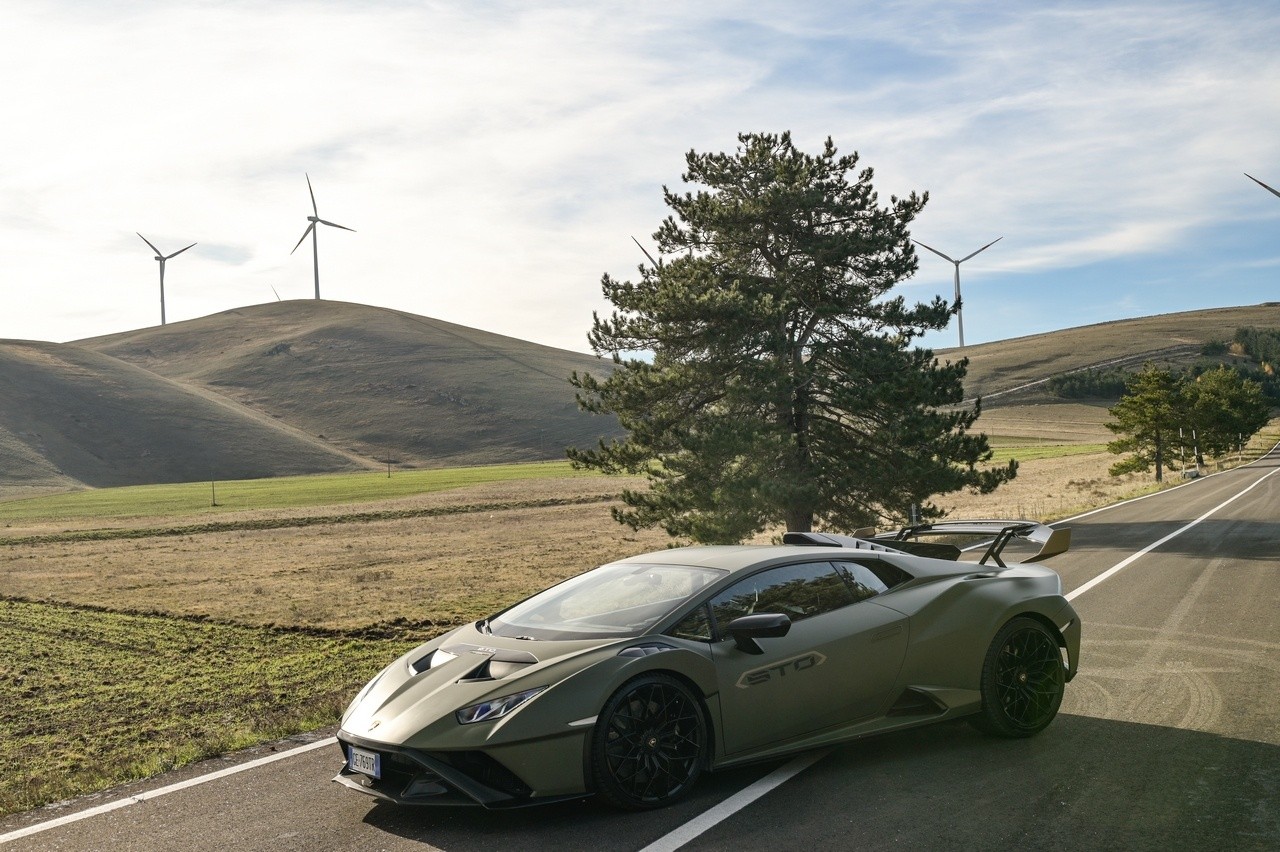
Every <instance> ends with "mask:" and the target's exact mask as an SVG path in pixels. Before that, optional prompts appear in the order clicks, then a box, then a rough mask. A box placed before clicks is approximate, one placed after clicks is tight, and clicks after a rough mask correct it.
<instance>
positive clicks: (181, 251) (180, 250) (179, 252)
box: [164, 243, 196, 260]
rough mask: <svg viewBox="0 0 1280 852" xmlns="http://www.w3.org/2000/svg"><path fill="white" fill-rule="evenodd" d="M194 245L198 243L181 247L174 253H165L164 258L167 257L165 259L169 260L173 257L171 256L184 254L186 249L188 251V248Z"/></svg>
mask: <svg viewBox="0 0 1280 852" xmlns="http://www.w3.org/2000/svg"><path fill="white" fill-rule="evenodd" d="M194 245H196V243H192V244H191V245H190V246H187V248H181V249H178V250H177V251H175V252H174V253H173V254H167V255H165V258H164V259H165V260H168V259H169V258H171V257H177V256H178V255H180V254H182V253H183V252H184V251H186V250H187V249H189V248H191V246H194Z"/></svg>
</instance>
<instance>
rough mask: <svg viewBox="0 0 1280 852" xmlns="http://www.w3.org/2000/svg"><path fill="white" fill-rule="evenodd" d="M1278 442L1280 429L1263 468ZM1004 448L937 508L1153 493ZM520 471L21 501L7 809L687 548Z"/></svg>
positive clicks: (0, 678)
mask: <svg viewBox="0 0 1280 852" xmlns="http://www.w3.org/2000/svg"><path fill="white" fill-rule="evenodd" d="M1278 440H1280V426H1277V425H1276V424H1273V426H1272V427H1271V428H1270V429H1269V430H1267V431H1266V432H1264V433H1263V435H1261V436H1259V437H1258V438H1256V439H1255V441H1254V442H1253V444H1252V446H1251V449H1250V451H1249V453H1248V454H1247V455H1246V460H1248V458H1250V457H1257V455H1259V454H1261V452H1262V451H1263V450H1265V449H1270V447H1271V446H1273V445H1274V444H1275V443H1276V442H1277V441H1278ZM998 449H999V453H998V456H999V457H998V459H997V463H1003V462H1004V461H1006V460H1007V458H1008V457H1009V456H1010V455H1012V456H1014V457H1017V458H1018V459H1019V460H1020V461H1021V467H1020V471H1019V476H1018V477H1017V479H1015V480H1014V481H1013V482H1011V483H1009V484H1008V485H1007V486H1005V487H1003V488H1001V489H999V490H998V491H997V492H995V493H994V494H991V495H983V496H979V495H970V494H958V495H948V497H947V498H946V499H945V500H940V501H939V502H940V504H941V505H943V506H944V507H946V508H948V509H949V510H951V511H952V513H953V514H954V515H956V516H961V517H964V516H967V517H1031V518H1036V519H1041V520H1049V519H1052V518H1061V517H1065V516H1067V515H1069V514H1073V513H1074V512H1076V511H1080V510H1082V509H1084V508H1089V507H1092V506H1097V505H1101V504H1103V503H1107V502H1111V501H1113V500H1116V499H1120V498H1122V497H1124V496H1133V495H1134V494H1137V493H1142V492H1144V491H1149V490H1152V488H1153V484H1152V483H1151V481H1150V477H1145V478H1143V477H1133V476H1130V477H1124V478H1120V479H1114V478H1111V477H1109V476H1107V474H1106V470H1107V467H1108V466H1109V465H1110V464H1111V463H1112V462H1114V461H1115V460H1116V457H1115V456H1113V455H1111V454H1109V453H1106V452H1105V451H1100V448H1099V445H1097V444H1092V445H1074V446H1073V445H1043V446H1036V445H1027V446H1019V447H1016V448H1007V447H1006V448H998ZM502 470H503V469H502V468H482V469H471V471H472V472H464V473H459V474H457V475H458V476H460V477H464V478H465V477H470V476H480V477H482V478H483V477H484V476H489V477H490V478H489V479H488V480H485V481H474V480H473V481H472V484H463V483H462V482H459V481H457V480H451V479H450V478H449V475H448V474H449V472H446V471H434V472H423V474H424V476H425V479H424V480H423V481H422V482H421V483H420V486H421V487H422V488H423V489H425V490H420V491H418V492H417V493H413V494H409V495H404V494H400V495H396V496H392V495H389V494H386V493H382V494H378V495H376V496H372V497H369V494H368V493H367V492H366V493H363V494H362V496H363V497H369V499H370V501H371V502H359V503H354V504H352V503H337V504H330V505H322V504H316V503H314V502H310V501H311V500H312V497H311V496H310V495H314V493H315V490H316V488H317V486H316V485H315V481H316V480H317V479H319V478H313V477H306V478H305V479H306V480H307V482H306V483H305V487H304V485H303V484H298V483H293V482H287V483H279V482H276V483H274V485H272V484H261V485H259V486H258V487H259V488H260V489H261V494H262V495H269V494H272V493H274V494H275V496H273V497H267V496H261V497H259V500H260V501H261V502H259V503H257V504H255V507H254V508H230V507H227V508H223V507H218V508H219V511H218V512H217V513H216V519H217V523H216V524H215V523H201V524H195V523H192V514H193V513H191V512H184V511H181V510H180V511H177V512H174V513H172V514H168V513H166V512H160V513H159V514H148V508H145V507H154V506H172V505H173V504H172V502H167V501H172V500H173V497H172V494H171V493H170V495H169V496H166V497H160V496H156V495H148V494H146V491H145V490H137V489H118V491H121V492H128V493H123V494H121V493H117V494H106V493H101V494H98V495H97V496H98V499H99V500H100V502H99V504H98V505H99V506H101V507H103V508H104V510H105V511H108V512H110V513H111V514H110V515H108V516H95V515H92V514H88V515H76V514H75V513H78V512H82V511H84V510H83V508H82V506H80V505H79V504H77V503H75V500H83V499H85V497H82V496H80V495H78V494H77V495H67V496H65V497H60V498H57V499H48V498H44V499H41V500H31V501H23V504H24V505H23V510H22V511H23V512H24V513H26V514H24V515H23V516H22V517H14V516H9V517H8V518H7V519H6V520H5V521H4V522H3V523H4V524H5V525H6V527H7V528H0V529H2V530H3V533H4V534H5V535H4V537H3V538H2V539H0V595H4V596H5V597H3V598H0V684H2V685H3V687H2V688H3V694H4V695H5V697H6V698H7V699H8V700H6V701H4V702H0V813H4V812H10V811H13V810H21V809H26V808H31V807H35V806H37V805H39V804H41V803H43V802H48V801H53V800H56V799H61V798H65V797H67V796H70V795H74V794H78V793H82V792H86V791H89V790H94V789H101V788H103V787H106V786H110V785H112V784H115V783H118V782H120V781H123V780H127V779H130V778H135V777H139V776H142V775H147V774H151V773H154V772H159V771H162V770H164V769H167V768H169V767H172V766H176V765H180V764H183V763H186V762H189V761H191V760H195V759H198V758H200V757H202V756H205V755H210V754H216V753H219V752H221V751H224V750H227V749H231V748H235V747H237V746H241V745H247V744H249V743H252V742H257V741H262V740H265V739H270V738H273V737H278V736H284V735H287V734H290V733H296V732H299V731H303V730H313V729H315V728H317V727H322V726H324V725H329V724H333V723H334V722H336V721H337V716H338V713H339V712H340V710H341V708H342V707H343V706H345V703H346V701H347V700H349V698H350V697H351V696H352V695H354V692H355V690H356V689H358V688H359V686H360V684H361V683H363V681H364V680H365V679H366V678H367V677H369V676H370V675H371V674H372V673H373V672H374V671H375V670H377V669H378V668H380V667H381V666H382V665H384V664H385V663H387V662H389V661H390V660H392V659H393V658H394V657H395V656H396V655H397V654H398V653H400V652H401V651H403V650H404V649H405V648H407V647H408V646H409V645H411V644H413V643H415V642H418V641H422V640H425V639H426V638H428V637H430V636H432V635H436V634H438V633H440V632H442V631H444V630H446V629H448V628H450V627H452V626H455V625H457V624H461V623H465V622H467V621H470V620H473V619H475V618H478V617H481V616H483V615H487V614H489V613H491V612H493V611H494V610H496V609H499V608H501V607H503V606H505V605H507V604H509V603H512V602H514V601H516V600H518V599H519V598H521V597H523V596H526V595H528V594H530V593H532V592H534V591H536V590H538V589H541V588H544V587H545V586H547V585H549V584H551V583H553V582H555V581H557V580H560V579H563V578H565V577H567V576H570V575H573V574H576V573H579V572H580V571H583V570H585V569H587V568H590V567H592V566H594V565H598V564H601V563H604V562H607V561H609V560H612V559H615V558H618V557H620V556H623V555H629V554H633V553H638V552H643V551H645V550H654V549H660V548H662V547H665V546H666V545H667V544H668V543H669V541H670V540H669V539H668V538H667V536H666V535H665V534H664V533H662V532H659V531H652V530H649V531H641V532H639V533H633V532H632V531H630V530H628V529H626V528H624V527H619V526H618V525H617V524H615V523H614V522H613V520H612V519H611V517H610V514H609V511H610V508H611V506H612V505H616V502H615V498H616V495H617V494H618V493H619V491H620V490H621V489H622V488H623V487H636V486H638V485H639V484H640V483H639V481H637V480H626V479H623V480H618V479H612V478H606V477H601V476H573V475H568V476H566V475H563V474H564V473H565V471H564V469H563V468H560V469H559V471H560V473H561V475H556V473H555V471H556V470H557V468H556V467H555V466H553V465H548V466H540V465H539V466H534V467H529V468H522V469H521V471H524V472H527V473H529V474H530V476H528V477H527V478H506V479H502V478H493V477H497V476H498V474H499V472H500V471H502ZM521 471H516V473H519V472H521ZM510 473H512V472H511V471H507V472H506V473H504V474H502V475H507V474H510ZM397 476H404V477H405V478H406V479H408V478H409V475H408V474H395V475H393V477H392V480H393V481H394V480H395V479H396V477H397ZM432 476H438V477H440V478H439V479H432V478H431V477H432ZM360 478H361V477H358V476H357V477H336V478H334V486H335V488H336V486H337V484H338V483H341V482H344V481H346V482H358V481H360ZM1177 481H1179V480H1172V481H1170V482H1169V483H1168V484H1170V485H1171V484H1174V483H1175V482H1177ZM448 482H456V483H457V484H453V485H446V484H443V483H448ZM430 483H434V485H432V484H430ZM246 485H249V484H246ZM435 486H438V488H437V489H436V490H431V488H433V487H435ZM325 487H328V486H325ZM158 488H159V489H160V490H161V491H165V490H168V487H167V486H161V487H158ZM247 490H253V489H247ZM333 493H338V492H337V491H336V490H335V492H333ZM346 493H351V492H346ZM357 493H359V492H357ZM282 495H290V496H282ZM72 498H75V500H73V499H72ZM64 501H71V505H72V506H73V508H72V509H71V510H68V509H66V505H67V503H65V502H64ZM16 505H19V504H6V505H5V506H4V507H0V508H7V509H9V510H13V507H14V506H16ZM33 507H34V508H33ZM151 511H154V510H151ZM204 511H208V507H206V509H205V510H204ZM68 512H70V513H71V516H70V517H68ZM264 521H266V522H267V523H263V522H264ZM104 527H110V528H111V530H110V531H111V535H110V536H108V537H97V536H98V534H99V533H100V532H101V531H102V529H103V528H104ZM156 530H162V531H164V532H166V534H163V535H161V534H154V533H155V531H156ZM769 537H770V534H769V533H766V534H764V535H762V536H760V540H761V541H767V540H769Z"/></svg>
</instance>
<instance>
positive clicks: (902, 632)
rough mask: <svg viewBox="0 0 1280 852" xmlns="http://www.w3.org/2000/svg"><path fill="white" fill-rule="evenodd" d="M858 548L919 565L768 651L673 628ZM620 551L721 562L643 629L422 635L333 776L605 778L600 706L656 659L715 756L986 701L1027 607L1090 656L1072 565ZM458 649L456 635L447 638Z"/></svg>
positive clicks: (707, 755)
mask: <svg viewBox="0 0 1280 852" xmlns="http://www.w3.org/2000/svg"><path fill="white" fill-rule="evenodd" d="M846 559H847V560H857V561H859V562H861V563H862V564H868V562H867V560H882V561H883V562H886V563H888V564H889V565H891V566H893V568H895V569H900V570H901V571H902V572H905V574H904V575H903V576H904V577H905V579H904V580H903V581H902V582H900V583H899V584H897V585H894V586H893V587H891V588H889V589H888V590H887V591H884V592H882V593H880V594H878V595H876V596H874V597H871V598H868V599H866V600H861V601H858V602H856V603H853V604H851V605H848V606H843V607H842V608H840V609H835V610H832V611H829V612H825V613H823V614H821V615H817V616H814V617H808V618H804V619H803V620H799V621H796V622H795V623H793V624H790V625H789V629H788V630H787V631H786V634H785V635H783V636H778V637H776V638H760V639H758V640H757V642H758V648H759V649H760V650H762V651H763V653H752V652H750V651H747V650H743V648H742V647H741V646H740V645H739V643H737V642H735V641H734V639H733V638H729V637H728V636H726V635H724V633H723V625H721V626H720V628H721V630H720V632H719V633H715V634H713V639H714V641H699V640H697V639H691V638H686V637H682V636H679V635H674V631H673V629H674V628H675V627H676V625H679V624H681V623H682V622H684V620H685V619H686V617H687V616H689V614H690V613H691V612H692V611H694V610H697V609H698V608H699V607H702V606H705V605H706V603H707V602H708V601H710V600H711V599H712V598H714V597H715V596H716V595H717V593H719V592H720V591H721V590H723V589H726V588H728V587H730V586H731V585H733V584H734V583H736V582H737V581H739V580H742V579H743V578H744V577H747V576H748V575H750V574H753V573H755V572H760V571H766V570H769V569H771V568H774V567H777V566H786V565H791V564H801V563H814V562H832V561H840V560H846ZM998 561H999V560H998V557H997V562H998ZM617 564H621V565H630V564H635V565H637V566H639V565H650V566H654V565H688V566H697V567H702V568H711V569H716V570H717V571H720V572H723V576H722V577H720V578H719V579H717V580H715V581H714V582H711V583H710V584H708V585H706V586H705V587H704V588H702V589H700V590H699V591H698V592H697V593H696V594H694V595H693V596H691V597H689V598H688V599H687V600H686V601H684V602H683V603H682V604H680V605H679V606H677V607H675V608H674V609H673V610H672V611H671V612H670V613H669V614H668V615H666V616H665V617H663V618H661V619H660V620H659V621H657V622H656V623H655V624H654V625H653V626H652V628H650V629H649V630H648V631H646V632H645V633H644V634H643V635H638V636H631V637H627V638H609V639H589V640H556V641H549V640H534V639H528V638H511V637H504V636H497V635H493V634H491V633H489V632H485V631H484V630H483V626H484V625H485V624H486V622H484V621H482V622H477V623H476V624H471V625H466V626H464V627H461V628H458V629H456V630H454V631H452V632H450V633H448V634H446V635H444V636H440V637H438V638H436V639H433V640H431V641H430V642H427V643H425V644H423V645H422V646H420V647H418V648H416V649H414V650H413V651H411V652H409V653H408V654H405V655H404V656H403V657H401V658H400V659H398V660H396V661H395V662H394V663H392V664H391V665H390V666H388V667H387V668H386V669H385V670H383V672H382V673H381V674H379V675H378V676H377V677H376V678H374V680H372V681H371V682H370V683H369V684H368V685H367V686H366V687H365V689H364V690H363V691H362V692H361V693H360V694H359V695H358V696H357V697H356V699H355V700H354V701H353V702H352V703H351V705H350V707H349V708H348V709H347V711H346V713H345V714H344V715H343V718H342V726H341V730H340V732H339V734H338V739H339V741H340V744H341V746H342V748H343V752H344V759H346V760H347V761H348V765H347V766H346V767H344V769H343V772H342V773H341V774H340V775H339V776H338V777H337V778H335V779H334V780H336V781H339V782H341V783H343V784H345V785H346V786H348V787H351V788H353V789H356V790H359V791H361V792H364V793H367V794H370V795H374V796H376V797H379V798H381V799H384V800H388V801H393V802H397V803H400V804H427V805H429V804H481V805H484V806H486V807H511V806H520V805H526V804H532V803H537V802H545V801H553V800H557V799H561V798H571V797H579V796H582V795H586V794H590V793H592V792H594V790H595V789H596V786H597V785H596V782H595V781H594V780H593V770H592V748H593V745H592V735H593V732H594V730H595V728H596V725H597V722H598V718H597V717H598V716H599V714H600V713H601V710H602V708H604V707H605V706H606V703H607V702H609V700H610V697H611V696H614V695H615V693H617V692H618V691H619V690H620V689H623V688H624V686H625V685H627V684H628V683H631V682H634V681H635V679H636V678H638V677H641V676H643V675H646V674H658V675H660V676H662V677H664V678H673V679H675V680H676V681H678V682H679V683H680V684H683V685H684V686H686V687H687V688H688V690H689V691H690V692H691V693H692V694H693V695H695V696H696V697H697V699H698V701H699V702H700V703H701V706H702V708H703V712H704V714H705V721H706V727H707V731H708V740H709V742H708V746H709V747H708V748H706V750H705V752H704V753H703V755H702V757H701V758H700V761H701V762H702V764H703V766H704V768H705V769H708V770H714V769H719V768H723V767H728V766H733V765H736V764H740V763H745V762H749V761H755V760H761V759H765V758H770V757H774V756H777V755H781V754H785V753H789V752H795V751H801V750H805V749H809V748H813V747H817V746H824V745H829V744H833V743H840V742H846V741H849V740H852V739H856V738H859V737H863V736H867V735H870V734H876V733H881V732H885V731H891V730H897V729H902V728H907V727H913V726H916V725H922V724H928V723H932V722H936V721H941V720H943V719H949V718H953V717H957V716H965V715H969V714H975V713H979V712H980V711H981V710H983V684H982V679H983V677H984V661H985V660H986V658H987V656H988V654H989V653H990V652H991V646H992V641H993V637H995V636H996V635H997V634H998V633H999V632H1000V631H1001V629H1002V627H1003V626H1005V625H1007V624H1010V623H1011V622H1013V621H1014V620H1015V619H1018V618H1019V617H1021V618H1026V619H1031V620H1033V621H1034V622H1037V623H1038V624H1040V625H1042V626H1043V627H1044V628H1045V631H1046V632H1047V633H1048V634H1049V635H1051V636H1052V640H1053V642H1054V643H1055V645H1056V648H1055V653H1056V652H1057V649H1061V651H1062V652H1063V654H1064V657H1065V659H1064V660H1062V673H1061V676H1060V677H1061V679H1060V680H1059V683H1058V688H1059V690H1060V689H1061V684H1062V683H1064V682H1065V681H1069V680H1070V679H1071V678H1072V677H1073V676H1074V674H1075V671H1076V668H1077V665H1078V656H1079V648H1080V623H1079V618H1078V617H1077V615H1076V613H1075V611H1074V610H1073V609H1072V607H1071V605H1070V604H1069V603H1068V602H1067V601H1066V600H1065V599H1064V598H1063V596H1062V594H1061V584H1060V581H1059V578H1058V576H1057V574H1056V573H1054V572H1053V571H1050V570H1048V569H1045V568H1042V567H1040V566H1038V565H1028V564H1021V565H1014V566H1011V567H1008V568H995V569H991V568H988V567H987V566H980V565H975V564H974V563H972V562H963V561H951V560H946V559H934V558H926V557H921V556H917V555H912V554H909V553H904V552H898V551H894V550H892V549H889V548H878V549H877V550H874V551H868V550H862V549H848V548H841V547H829V546H797V545H777V546H734V547H692V548H676V549H671V550H665V551H660V552H657V553H649V554H644V555H640V556H635V557H631V558H629V559H625V560H621V561H620V563H617ZM708 611H710V610H708ZM442 649H449V653H448V654H438V655H437V654H436V653H435V652H437V651H440V650H442ZM450 655H452V657H450ZM433 661H434V662H435V664H434V665H432V662H433ZM534 689H540V690H541V691H539V692H537V693H536V694H535V695H533V696H532V697H530V698H528V699H527V700H525V701H524V702H523V703H521V704H520V705H519V706H518V707H516V708H515V709H513V710H511V711H510V712H507V713H506V714H505V715H502V716H501V717H500V718H494V719H492V720H487V721H477V722H469V723H465V724H464V723H463V722H461V721H460V718H459V716H458V711H459V710H460V709H461V708H467V707H474V706H476V705H478V704H482V703H484V702H494V701H497V700H498V699H503V698H504V697H508V696H512V695H514V694H518V693H522V692H524V691H526V690H534ZM1056 709H1057V705H1056V704H1054V707H1053V712H1055V713H1056ZM1046 724H1047V722H1046ZM352 747H354V748H355V749H357V750H359V751H364V752H372V753H376V754H377V755H379V756H380V766H379V771H378V773H377V774H379V775H380V776H381V777H380V778H377V779H375V778H372V777H370V775H369V774H367V773H368V772H369V770H368V769H366V770H365V771H364V772H361V771H356V769H353V765H355V761H356V758H355V757H353V756H352V754H353V753H352Z"/></svg>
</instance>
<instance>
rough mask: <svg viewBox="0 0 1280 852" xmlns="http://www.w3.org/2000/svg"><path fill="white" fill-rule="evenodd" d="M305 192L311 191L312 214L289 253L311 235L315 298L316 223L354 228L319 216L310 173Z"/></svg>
mask: <svg viewBox="0 0 1280 852" xmlns="http://www.w3.org/2000/svg"><path fill="white" fill-rule="evenodd" d="M307 192H309V193H311V212H312V214H313V215H311V216H308V217H307V222H308V224H307V229H306V230H305V231H303V232H302V236H301V238H299V239H298V243H297V245H295V246H294V247H293V250H292V251H290V252H289V254H293V252H295V251H297V250H298V246H300V245H302V241H303V240H305V239H306V238H307V234H310V235H311V264H312V267H313V268H314V269H315V272H316V298H317V299H319V298H320V249H319V248H318V247H317V246H316V234H317V232H318V231H319V230H320V229H319V228H317V227H316V225H328V226H329V227H331V228H341V229H342V230H344V231H351V232H353V233H354V232H355V228H348V227H347V226H346V225H339V224H338V223H337V222H328V221H326V220H324V219H321V218H320V211H319V209H317V207H316V192H315V190H314V189H312V188H311V175H307Z"/></svg>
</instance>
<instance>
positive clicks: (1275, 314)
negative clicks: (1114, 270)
mask: <svg viewBox="0 0 1280 852" xmlns="http://www.w3.org/2000/svg"><path fill="white" fill-rule="evenodd" d="M1242 326H1255V327H1258V328H1280V302H1268V303H1266V304H1262V305H1249V306H1246V307H1239V308H1214V309H1212V310H1205V311H1185V312H1182V313H1176V314H1158V315H1156V316H1151V317H1139V318H1137V319H1127V320H1115V321H1113V322H1104V323H1098V324H1097V325H1086V326H1080V327H1079V328H1069V329H1064V330H1062V331H1051V332H1046V333H1045V334H1032V335H1028V336H1026V337H1015V338H1012V339H1010V340H997V341H995V342H993V343H980V344H978V345H976V346H967V347H965V348H964V349H963V350H960V349H939V350H937V354H938V355H939V357H941V358H943V359H948V358H950V359H955V358H957V357H959V356H962V355H963V356H964V357H966V358H968V359H969V374H968V377H967V379H966V380H965V391H966V392H967V393H968V395H970V396H981V397H983V399H984V402H985V403H987V404H989V405H999V404H1002V403H1000V402H997V400H998V399H999V398H1000V397H1002V396H1016V397H1019V398H1021V397H1025V396H1029V395H1031V394H1032V393H1034V390H1035V387H1036V385H1035V384H1034V383H1039V382H1043V381H1045V380H1046V379H1049V378H1051V377H1053V376H1056V375H1061V374H1063V373H1067V372H1070V371H1072V370H1081V369H1084V368H1086V367H1101V366H1109V365H1116V366H1122V365H1123V366H1133V367H1134V368H1137V367H1140V366H1141V365H1142V363H1143V361H1146V360H1152V361H1171V362H1174V363H1177V362H1179V361H1182V360H1194V356H1195V355H1196V354H1198V353H1199V351H1200V347H1202V346H1203V345H1204V344H1206V343H1208V342H1210V341H1213V340H1222V341H1230V340H1231V337H1232V335H1234V334H1235V331H1236V329H1237V328H1240V327H1242ZM1027 385H1031V387H1026V386H1027Z"/></svg>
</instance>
